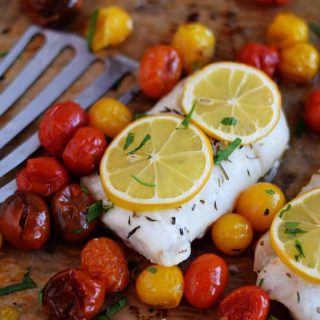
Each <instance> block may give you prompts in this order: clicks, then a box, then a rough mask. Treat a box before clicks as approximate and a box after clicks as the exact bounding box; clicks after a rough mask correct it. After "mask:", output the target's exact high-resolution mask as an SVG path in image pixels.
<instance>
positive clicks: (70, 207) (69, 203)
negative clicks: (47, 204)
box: [51, 184, 98, 243]
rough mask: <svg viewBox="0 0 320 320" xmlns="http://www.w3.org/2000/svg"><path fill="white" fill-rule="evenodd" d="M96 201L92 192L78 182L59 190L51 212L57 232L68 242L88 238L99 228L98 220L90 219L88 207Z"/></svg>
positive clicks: (54, 198)
mask: <svg viewBox="0 0 320 320" xmlns="http://www.w3.org/2000/svg"><path fill="white" fill-rule="evenodd" d="M93 203H94V199H93V198H92V197H91V195H90V194H88V193H86V192H84V191H83V190H82V189H81V187H80V186H79V185H78V184H71V185H68V186H66V187H64V188H63V189H61V190H59V191H58V192H57V193H56V194H55V195H54V197H53V199H52V203H51V214H52V216H53V219H54V223H55V226H56V230H57V232H58V233H59V234H60V235H61V236H62V238H63V239H64V240H66V241H68V242H72V243H79V242H82V241H84V240H85V239H87V238H88V236H90V235H91V234H92V233H93V232H94V231H95V230H96V228H97V224H98V220H97V219H95V220H93V221H91V222H89V221H88V217H87V215H88V208H89V206H90V205H91V204H93Z"/></svg>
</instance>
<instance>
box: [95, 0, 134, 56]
mask: <svg viewBox="0 0 320 320" xmlns="http://www.w3.org/2000/svg"><path fill="white" fill-rule="evenodd" d="M132 30H133V22H132V19H131V17H130V15H129V14H128V13H127V12H126V11H125V10H124V9H122V8H119V7H116V6H112V7H109V8H101V9H99V11H98V18H97V23H96V28H95V33H94V36H93V41H92V50H93V51H98V50H101V49H103V48H106V47H107V46H109V45H111V46H116V45H118V44H120V43H122V42H123V41H124V40H125V39H126V38H127V37H128V36H129V34H130V33H131V32H132Z"/></svg>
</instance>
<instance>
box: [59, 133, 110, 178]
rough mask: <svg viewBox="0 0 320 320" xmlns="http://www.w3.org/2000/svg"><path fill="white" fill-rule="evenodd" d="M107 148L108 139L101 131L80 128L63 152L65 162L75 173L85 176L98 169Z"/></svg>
mask: <svg viewBox="0 0 320 320" xmlns="http://www.w3.org/2000/svg"><path fill="white" fill-rule="evenodd" d="M106 148H107V142H106V138H105V136H104V134H103V132H102V131H101V130H99V129H97V128H91V127H85V128H80V129H78V130H77V132H76V133H75V134H74V136H73V137H72V139H71V140H70V141H69V143H68V145H67V146H66V148H65V150H64V151H63V155H62V156H63V161H64V163H65V164H66V166H67V167H68V169H69V170H70V171H72V172H73V173H76V174H79V175H85V174H88V173H90V172H92V171H93V170H95V169H98V167H99V164H100V160H101V158H102V156H103V153H104V151H105V149H106Z"/></svg>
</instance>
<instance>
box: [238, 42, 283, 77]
mask: <svg viewBox="0 0 320 320" xmlns="http://www.w3.org/2000/svg"><path fill="white" fill-rule="evenodd" d="M237 61H238V62H242V63H245V64H247V65H249V66H252V67H256V68H257V69H260V70H262V71H264V72H265V73H266V74H268V75H269V76H270V77H273V75H274V73H275V71H276V69H277V67H278V64H279V62H280V59H279V54H278V51H277V49H276V48H274V47H271V46H265V45H262V44H259V43H247V44H246V45H245V46H244V47H243V48H242V49H241V50H240V51H239V53H238V55H237Z"/></svg>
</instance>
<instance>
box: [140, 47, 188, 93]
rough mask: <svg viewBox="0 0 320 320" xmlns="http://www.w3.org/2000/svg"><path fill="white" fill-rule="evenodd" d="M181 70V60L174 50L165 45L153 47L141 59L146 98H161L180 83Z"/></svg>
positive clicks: (141, 75) (142, 81) (141, 80)
mask: <svg viewBox="0 0 320 320" xmlns="http://www.w3.org/2000/svg"><path fill="white" fill-rule="evenodd" d="M181 70H182V65H181V60H180V57H179V54H178V52H177V51H176V50H175V49H174V48H172V47H170V46H165V45H156V46H154V47H151V48H149V49H148V50H147V51H146V52H145V53H144V55H143V57H142V59H141V63H140V69H139V84H140V87H141V89H142V91H143V92H144V94H145V95H146V96H148V97H151V98H155V99H158V98H161V97H162V96H164V95H165V94H166V93H168V92H169V91H171V90H172V88H173V87H174V86H175V85H176V84H177V83H178V81H179V78H180V76H181Z"/></svg>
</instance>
